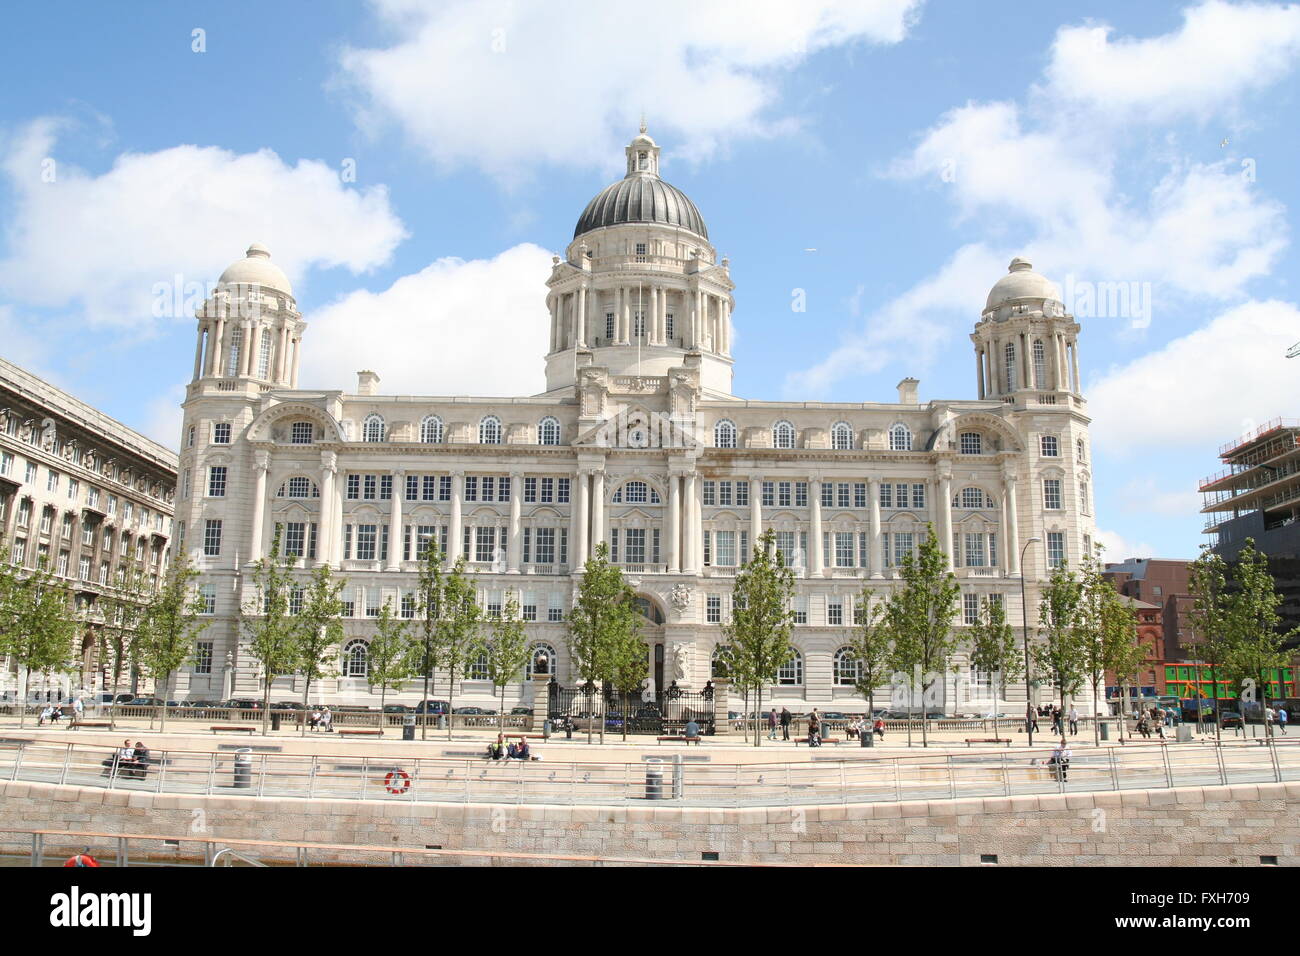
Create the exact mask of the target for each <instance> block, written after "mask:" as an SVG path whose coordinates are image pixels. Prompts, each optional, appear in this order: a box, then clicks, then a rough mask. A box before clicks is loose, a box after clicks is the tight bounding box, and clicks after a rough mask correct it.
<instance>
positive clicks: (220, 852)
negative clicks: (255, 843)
mask: <svg viewBox="0 0 1300 956" xmlns="http://www.w3.org/2000/svg"><path fill="white" fill-rule="evenodd" d="M223 856H231V857H234V858H235V859H236V860H243V861H244V862H245V863H247V864H248V865H249V866H266V864H265V863H262V862H261V861H259V860H254V859H253V858H252V857H248V856H244V854H242V853H236V852H235V851H234V850H232V849H231V848H230V847H226V848H225V849H223V850H218V851H217V852H216V854H215V855H214V856H213V857H212V862H211V863H209V864H208V866H210V867H211V866H216V865H217V861H218V860H220V859H221V858H222V857H223ZM229 865H230V864H229V863H227V864H226V866H229Z"/></svg>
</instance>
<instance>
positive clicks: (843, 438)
mask: <svg viewBox="0 0 1300 956" xmlns="http://www.w3.org/2000/svg"><path fill="white" fill-rule="evenodd" d="M852 447H853V429H852V428H851V427H849V423H848V422H836V423H835V424H834V425H832V426H831V448H833V449H835V450H836V451H845V450H847V449H850V448H852Z"/></svg>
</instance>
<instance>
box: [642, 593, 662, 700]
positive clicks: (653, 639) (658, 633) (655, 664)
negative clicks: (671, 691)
mask: <svg viewBox="0 0 1300 956" xmlns="http://www.w3.org/2000/svg"><path fill="white" fill-rule="evenodd" d="M635 603H636V609H637V611H638V612H639V613H640V615H641V617H642V618H643V620H642V622H641V637H642V638H643V639H644V640H645V642H646V646H647V653H648V655H649V669H648V673H649V676H650V678H651V680H653V681H654V688H653V689H654V693H655V694H656V695H659V694H661V693H663V689H664V632H663V624H664V611H663V608H662V607H660V606H659V602H658V601H656V600H655V599H654V598H652V597H649V596H648V595H645V594H638V595H637V596H636V602H635Z"/></svg>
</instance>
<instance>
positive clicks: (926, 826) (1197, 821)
mask: <svg viewBox="0 0 1300 956" xmlns="http://www.w3.org/2000/svg"><path fill="white" fill-rule="evenodd" d="M1297 800H1300V783H1290V784H1276V783H1270V784H1260V785H1258V786H1254V785H1251V786H1228V787H1205V788H1190V789H1184V790H1134V791H1126V792H1122V793H1096V794H1078V795H1073V794H1065V795H1062V794H1052V795H1046V796H1025V797H1008V798H1001V797H1000V798H990V799H983V800H978V799H977V800H955V801H935V802H929V803H921V802H917V803H874V804H863V805H857V806H820V807H796V808H783V809H744V810H735V809H696V808H681V807H667V806H664V807H650V806H645V807H554V806H533V807H528V806H523V807H517V806H505V805H501V806H488V805H459V804H422V805H421V804H404V803H397V802H393V803H387V802H384V801H332V800H318V801H313V802H311V803H308V802H306V801H302V800H277V799H265V798H263V799H259V798H256V797H234V796H221V797H198V796H196V797H190V796H172V795H152V794H139V793H129V794H128V793H123V792H118V791H105V790H97V789H93V788H79V787H58V786H56V785H52V784H37V783H8V782H0V828H45V829H54V828H58V829H67V830H88V831H99V832H104V833H143V834H159V835H168V836H179V837H184V836H185V835H187V834H189V835H195V836H210V837H219V838H226V839H238V838H242V839H255V840H284V841H310V842H319V843H343V844H364V845H368V846H381V847H392V846H406V847H417V848H420V847H425V846H429V845H433V846H438V847H441V848H444V849H449V850H460V849H468V850H483V851H498V852H519V853H547V854H560V855H566V854H567V855H577V856H602V857H635V858H642V859H646V858H649V859H655V860H664V861H683V862H696V861H699V860H701V859H702V858H703V857H702V854H705V853H709V854H713V853H716V854H717V859H719V860H721V861H723V862H751V863H798V864H811V863H848V864H867V865H871V864H878V865H905V866H918V865H920V866H925V865H954V864H962V865H968V864H979V863H980V862H981V856H982V855H983V854H996V856H997V862H998V863H999V864H1001V865H1049V866H1050V865H1071V866H1079V865H1100V864H1112V865H1113V864H1120V865H1133V866H1147V865H1152V864H1157V865H1176V866H1212V865H1242V866H1254V865H1258V864H1259V862H1260V857H1261V856H1266V855H1267V856H1276V857H1277V859H1278V862H1279V863H1281V864H1282V865H1291V864H1293V862H1294V861H1295V859H1296V850H1297V844H1298V843H1300V820H1297V817H1296V816H1295V814H1294V804H1295V802H1296V801H1297ZM51 840H52V841H53V838H51ZM72 842H77V841H72ZM84 842H86V843H90V844H91V845H92V846H99V847H101V848H102V849H103V850H104V851H105V852H108V853H111V849H110V843H109V841H107V840H103V841H98V842H97V841H94V840H86V841H84ZM54 843H57V841H54ZM3 844H4V846H5V848H6V849H7V850H13V849H15V848H22V849H23V851H24V852H25V848H26V846H27V840H26V839H25V838H15V837H13V836H11V835H5V836H4V839H3ZM81 845H84V843H78V846H77V847H76V849H79V848H80V846H81ZM141 849H150V848H148V847H141ZM153 849H157V850H162V849H163V848H162V847H161V845H156V846H155V847H154V848H153ZM51 852H53V849H52V851H51ZM200 852H201V851H200ZM282 855H283V856H285V857H290V858H291V857H292V851H285V852H284V853H283V854H282ZM324 855H326V854H323V853H314V854H313V858H314V859H319V858H320V857H322V856H324ZM459 861H460V862H473V858H469V859H468V860H467V859H463V858H462V859H460V860H459ZM449 862H453V863H454V862H458V860H457V859H453V860H451V861H449ZM480 862H481V861H480Z"/></svg>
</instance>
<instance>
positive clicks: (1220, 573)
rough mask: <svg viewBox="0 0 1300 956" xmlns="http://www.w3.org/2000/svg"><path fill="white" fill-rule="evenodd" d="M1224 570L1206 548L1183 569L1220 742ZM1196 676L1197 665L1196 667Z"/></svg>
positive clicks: (1198, 654)
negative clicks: (1210, 690) (1219, 715)
mask: <svg viewBox="0 0 1300 956" xmlns="http://www.w3.org/2000/svg"><path fill="white" fill-rule="evenodd" d="M1227 580H1228V567H1227V565H1226V564H1224V562H1223V558H1221V557H1220V556H1219V555H1217V554H1216V553H1215V552H1213V551H1211V550H1210V548H1209V546H1208V545H1206V546H1204V547H1202V549H1201V553H1200V555H1199V556H1197V558H1196V560H1195V561H1193V562H1192V563H1191V564H1190V565H1188V568H1187V584H1188V590H1189V592H1190V593H1191V596H1192V612H1191V614H1190V615H1188V617H1189V618H1190V621H1191V628H1192V633H1193V634H1194V635H1195V647H1196V657H1197V660H1199V661H1201V663H1202V664H1203V665H1205V666H1206V667H1207V668H1208V669H1209V680H1210V686H1211V687H1212V688H1214V690H1213V692H1212V693H1211V700H1213V701H1214V712H1215V719H1214V736H1215V739H1216V740H1219V741H1222V739H1223V734H1222V732H1221V728H1220V726H1219V718H1218V712H1219V684H1220V682H1221V681H1223V680H1224V678H1225V677H1227V676H1228V674H1227V670H1226V667H1227V663H1228V653H1229V651H1230V650H1231V647H1230V643H1229V641H1228V633H1227V626H1226V621H1225V620H1224V611H1225V608H1224V596H1225V594H1226V591H1227ZM1197 669H1198V676H1199V674H1200V665H1198V667H1197ZM1197 683H1198V686H1197V697H1198V700H1197V707H1196V721H1197V723H1198V724H1199V723H1200V721H1201V704H1200V700H1199V698H1200V696H1201V692H1200V686H1199V683H1200V682H1199V681H1198V682H1197Z"/></svg>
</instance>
